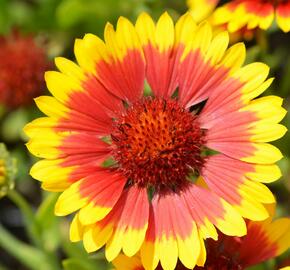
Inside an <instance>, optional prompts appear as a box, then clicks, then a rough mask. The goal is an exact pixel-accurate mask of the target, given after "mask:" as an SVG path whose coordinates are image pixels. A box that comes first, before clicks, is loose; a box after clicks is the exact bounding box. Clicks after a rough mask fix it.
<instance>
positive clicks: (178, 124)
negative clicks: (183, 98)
mask: <svg viewBox="0 0 290 270" xmlns="http://www.w3.org/2000/svg"><path fill="white" fill-rule="evenodd" d="M111 137H112V142H113V149H114V150H113V151H114V154H113V155H114V158H115V160H116V161H117V163H118V166H119V169H120V170H121V171H122V172H123V173H124V174H125V175H126V177H128V179H129V181H130V182H131V183H132V184H138V185H139V186H142V187H144V186H146V187H154V188H155V189H160V188H163V187H167V188H178V187H180V186H182V185H183V184H184V183H185V182H187V181H188V180H187V177H188V176H189V175H190V174H194V173H198V171H199V169H200V168H201V166H202V162H203V159H202V157H201V148H202V145H203V143H204V141H203V140H204V132H203V130H202V129H201V128H200V126H199V123H198V120H197V116H196V115H194V114H192V113H191V112H190V111H188V110H185V109H184V108H182V107H181V106H180V105H179V104H178V103H177V101H175V100H163V99H159V98H155V99H154V98H151V97H149V98H146V99H144V100H142V101H139V102H137V103H135V104H133V105H132V106H130V107H129V108H128V109H127V111H126V113H125V114H124V115H122V116H121V117H120V118H119V119H118V120H117V121H116V123H115V127H114V132H113V133H112V134H111Z"/></svg>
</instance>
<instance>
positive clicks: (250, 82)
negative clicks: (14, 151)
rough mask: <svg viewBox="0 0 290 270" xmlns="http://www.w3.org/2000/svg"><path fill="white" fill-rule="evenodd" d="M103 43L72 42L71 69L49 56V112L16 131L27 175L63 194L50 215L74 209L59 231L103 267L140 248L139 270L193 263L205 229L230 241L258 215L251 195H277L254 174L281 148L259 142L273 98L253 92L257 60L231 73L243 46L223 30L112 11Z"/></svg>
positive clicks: (261, 76)
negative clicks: (29, 160)
mask: <svg viewBox="0 0 290 270" xmlns="http://www.w3.org/2000/svg"><path fill="white" fill-rule="evenodd" d="M104 37H105V42H103V41H102V40H101V39H99V38H98V37H96V36H94V35H92V34H87V35H85V37H84V38H83V39H78V40H76V42H75V55H76V59H77V62H78V65H77V64H75V63H73V62H71V61H69V60H66V59H64V58H57V59H56V65H57V67H58V68H59V70H60V72H55V71H51V72H47V73H46V76H45V78H46V82H47V86H48V89H49V90H50V92H51V93H52V94H53V96H54V97H47V96H43V97H39V98H37V99H36V103H37V105H38V107H39V108H40V110H41V111H43V112H44V113H45V114H46V115H47V117H43V118H39V119H36V120H34V121H33V122H31V123H30V124H28V125H27V126H26V127H25V131H26V133H27V135H28V136H29V137H30V140H29V142H28V143H27V147H28V149H29V151H30V152H31V153H33V154H34V155H36V156H38V157H40V158H44V159H43V160H41V161H39V162H37V163H36V164H35V165H34V166H33V167H32V169H31V174H32V176H33V177H34V178H36V179H38V180H40V181H42V187H43V188H44V189H46V190H50V191H61V192H63V193H62V194H61V195H60V197H59V199H58V201H57V203H56V208H55V213H56V214H57V215H67V214H70V213H72V212H75V211H78V213H77V214H76V215H75V217H74V219H73V221H72V224H71V231H70V237H71V240H72V241H79V240H83V242H84V246H85V248H86V250H87V251H88V252H92V251H96V250H98V249H100V248H101V247H103V246H104V245H106V257H107V259H108V260H109V261H111V260H113V259H114V258H116V256H117V255H118V254H119V253H120V251H121V250H123V252H124V253H125V254H126V255H127V256H133V255H134V254H135V253H137V252H138V251H140V253H141V258H142V262H143V264H144V266H145V268H146V269H154V268H156V267H157V265H158V263H159V262H160V263H161V265H162V267H163V268H164V269H166V270H171V269H174V268H175V266H176V264H177V261H178V258H179V260H180V261H181V263H182V264H183V265H185V266H186V267H188V268H193V267H194V266H195V265H196V264H202V262H203V261H204V258H205V252H204V240H203V239H205V238H209V237H210V238H213V239H217V237H218V234H217V230H216V228H218V229H219V230H220V231H221V232H223V233H224V234H227V235H236V236H242V235H244V234H245V233H246V225H245V222H244V219H243V217H246V218H249V219H252V220H263V219H266V218H267V217H268V213H267V211H266V209H265V208H264V207H263V204H262V203H272V202H273V201H274V200H275V199H274V197H273V195H272V193H271V192H270V191H269V190H268V188H267V187H266V186H264V185H263V184H261V183H260V182H261V181H263V182H271V181H274V180H276V179H277V178H279V177H280V171H279V168H278V167H277V166H276V165H275V164H274V163H275V162H276V161H277V160H279V159H280V158H281V157H282V155H281V153H280V151H279V150H278V149H277V148H275V147H274V146H272V145H270V144H268V143H267V142H269V141H272V140H275V139H278V138H280V137H281V136H283V135H284V133H285V132H286V129H285V127H283V126H282V125H279V124H278V122H279V121H280V120H281V119H282V118H283V117H284V115H285V113H286V111H285V110H284V109H283V108H282V107H281V104H282V100H281V99H280V98H278V97H275V96H268V97H263V98H258V99H255V100H253V99H254V98H256V97H257V96H259V95H260V94H261V93H262V92H264V90H266V89H267V87H268V86H269V85H270V84H271V81H272V79H268V80H266V78H267V76H268V72H269V68H268V67H267V66H266V65H265V64H262V63H254V64H250V65H247V66H244V67H241V66H242V64H243V62H244V59H245V47H244V45H243V44H237V45H234V46H232V47H230V48H229V49H227V47H228V42H229V37H228V34H227V33H226V32H223V33H219V34H217V35H213V34H212V29H211V27H210V25H209V24H208V23H206V22H204V23H202V24H199V25H196V23H195V22H194V20H193V18H192V16H191V15H190V14H186V15H184V16H182V17H181V18H180V19H179V20H178V22H177V23H176V25H175V26H174V23H173V21H172V19H171V18H170V17H169V15H168V14H167V13H164V14H163V15H162V16H161V17H160V19H159V20H158V22H157V23H156V24H155V23H154V22H153V20H152V19H151V17H150V16H149V15H147V14H145V13H144V14H141V15H140V16H139V18H138V19H137V22H136V25H133V24H132V23H131V22H129V21H128V20H127V19H125V18H123V17H121V18H120V19H119V21H118V23H117V28H116V30H114V28H113V26H112V25H111V24H107V26H106V28H105V33H104ZM145 81H147V83H148V85H149V86H150V88H151V89H152V94H151V96H149V97H148V96H146V97H145V96H144V94H143V93H144V82H145ZM108 161H110V162H108ZM104 164H107V165H108V164H109V166H104ZM202 178H203V179H204V180H205V182H206V183H207V185H208V188H205V187H201V186H198V185H197V184H196V181H198V182H199V181H201V179H202Z"/></svg>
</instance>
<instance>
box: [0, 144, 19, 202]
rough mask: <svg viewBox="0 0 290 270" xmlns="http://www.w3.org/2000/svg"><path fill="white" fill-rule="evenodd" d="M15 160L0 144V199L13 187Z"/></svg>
mask: <svg viewBox="0 0 290 270" xmlns="http://www.w3.org/2000/svg"><path fill="white" fill-rule="evenodd" d="M15 163H16V162H15V160H14V159H13V158H12V157H11V156H10V154H9V153H8V151H7V150H6V147H5V145H4V144H3V143H1V144H0V198H1V197H3V196H5V195H6V194H7V192H8V191H9V190H10V189H12V188H13V187H14V177H15V173H16V164H15Z"/></svg>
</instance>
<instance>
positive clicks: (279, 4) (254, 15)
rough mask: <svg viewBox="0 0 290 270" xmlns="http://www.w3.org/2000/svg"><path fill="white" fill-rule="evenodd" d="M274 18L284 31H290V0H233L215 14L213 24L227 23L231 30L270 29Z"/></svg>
mask: <svg viewBox="0 0 290 270" xmlns="http://www.w3.org/2000/svg"><path fill="white" fill-rule="evenodd" d="M274 18H276V22H277V24H278V26H279V27H280V28H281V29H282V30H283V31H284V32H289V31H290V1H289V0H232V1H228V2H227V3H226V4H224V5H223V6H221V7H219V8H218V9H217V10H216V11H215V12H214V14H213V20H212V22H213V24H214V25H220V24H227V26H228V30H229V31H230V32H235V31H237V30H239V29H241V28H243V27H247V29H254V28H261V29H264V30H265V29H268V28H269V27H270V26H271V25H272V23H273V20H274Z"/></svg>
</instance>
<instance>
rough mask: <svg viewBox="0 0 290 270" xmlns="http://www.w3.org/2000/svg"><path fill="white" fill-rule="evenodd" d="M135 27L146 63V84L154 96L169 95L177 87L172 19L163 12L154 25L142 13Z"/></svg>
mask: <svg viewBox="0 0 290 270" xmlns="http://www.w3.org/2000/svg"><path fill="white" fill-rule="evenodd" d="M135 27H136V31H137V33H138V36H139V39H140V41H141V44H142V47H143V51H144V55H145V59H146V63H147V65H146V79H147V81H148V84H149V85H150V87H151V89H152V91H153V93H154V94H155V96H158V97H165V98H166V97H170V96H171V95H172V94H173V92H174V90H175V89H176V87H177V82H176V68H177V66H176V63H175V58H176V54H175V51H174V40H175V36H174V35H175V33H174V24H173V21H172V19H171V18H170V16H169V15H168V14H167V13H166V12H165V13H163V15H162V16H161V17H160V18H159V20H158V22H157V24H156V25H155V23H154V22H153V20H152V19H151V17H150V16H149V15H148V14H146V13H142V14H141V15H140V16H139V17H138V19H137V22H136V26H135Z"/></svg>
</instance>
